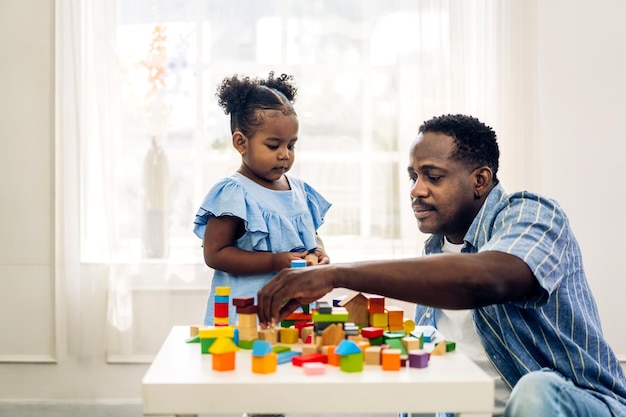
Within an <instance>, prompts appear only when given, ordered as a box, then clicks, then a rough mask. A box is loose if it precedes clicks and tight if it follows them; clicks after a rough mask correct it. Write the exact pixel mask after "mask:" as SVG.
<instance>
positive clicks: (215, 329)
mask: <svg viewBox="0 0 626 417" xmlns="http://www.w3.org/2000/svg"><path fill="white" fill-rule="evenodd" d="M198 336H200V339H217V338H218V337H231V338H232V337H235V328H234V327H233V326H207V327H203V328H201V329H198Z"/></svg>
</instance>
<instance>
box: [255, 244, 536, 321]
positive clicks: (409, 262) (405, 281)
mask: <svg viewBox="0 0 626 417" xmlns="http://www.w3.org/2000/svg"><path fill="white" fill-rule="evenodd" d="M334 288H347V289H350V290H354V291H360V292H364V293H370V294H378V295H382V296H385V297H390V298H395V299H398V300H404V301H409V302H413V303H417V304H422V305H427V306H432V307H439V308H448V309H463V308H477V307H482V306H485V305H489V304H499V303H504V302H507V301H513V300H519V299H521V298H522V297H524V296H526V295H529V294H532V293H533V292H534V291H535V290H536V289H537V288H538V283H537V280H536V279H535V277H534V275H533V273H532V272H531V270H530V269H529V268H528V266H527V265H526V264H525V263H524V262H523V261H522V260H521V259H519V258H517V257H516V256H513V255H509V254H506V253H502V252H480V253H475V254H438V255H429V256H424V257H420V258H411V259H402V260H393V261H369V262H357V263H352V264H335V265H328V266H322V267H316V268H303V269H299V270H284V271H281V272H280V273H279V274H278V275H276V277H275V278H274V279H272V280H271V281H270V282H268V283H267V284H266V285H265V287H263V288H262V289H261V291H259V294H258V302H259V320H260V322H261V323H263V324H267V323H270V322H272V320H274V321H275V322H278V321H280V320H282V319H283V318H284V317H286V316H287V315H288V314H289V313H291V312H292V311H294V310H295V309H296V308H298V306H300V305H301V304H305V303H311V302H313V301H315V300H318V299H319V298H321V297H323V296H324V295H325V294H327V293H328V292H330V291H332V290H333V289H334Z"/></svg>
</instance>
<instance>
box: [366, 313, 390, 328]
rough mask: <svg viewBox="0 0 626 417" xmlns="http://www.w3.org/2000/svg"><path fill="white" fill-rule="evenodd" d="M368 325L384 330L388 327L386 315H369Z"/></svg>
mask: <svg viewBox="0 0 626 417" xmlns="http://www.w3.org/2000/svg"><path fill="white" fill-rule="evenodd" d="M370 325H371V326H372V327H380V328H382V329H386V328H387V327H388V326H389V320H388V318H387V313H385V312H381V313H370Z"/></svg>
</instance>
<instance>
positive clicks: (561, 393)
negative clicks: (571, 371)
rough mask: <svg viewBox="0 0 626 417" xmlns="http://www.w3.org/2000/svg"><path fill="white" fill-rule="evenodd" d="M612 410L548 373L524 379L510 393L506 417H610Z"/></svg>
mask: <svg viewBox="0 0 626 417" xmlns="http://www.w3.org/2000/svg"><path fill="white" fill-rule="evenodd" d="M611 415H612V414H611V410H609V407H608V406H607V405H606V403H604V401H602V400H600V399H599V398H598V397H596V396H595V395H593V394H591V393H590V392H589V391H588V390H585V389H582V388H579V387H577V386H576V385H574V384H573V383H572V381H570V380H569V379H567V378H565V377H564V376H562V375H561V374H559V373H558V372H554V371H552V370H550V369H542V370H541V371H536V372H531V373H528V374H526V375H524V376H523V377H522V378H521V379H520V380H519V381H517V384H515V387H513V391H511V397H510V398H509V402H508V403H507V405H506V408H505V410H504V416H505V417H548V416H549V417H611Z"/></svg>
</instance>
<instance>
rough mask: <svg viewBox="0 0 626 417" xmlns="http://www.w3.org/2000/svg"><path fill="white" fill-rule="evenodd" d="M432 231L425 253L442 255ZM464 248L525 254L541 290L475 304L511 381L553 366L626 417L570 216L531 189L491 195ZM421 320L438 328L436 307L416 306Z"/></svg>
mask: <svg viewBox="0 0 626 417" xmlns="http://www.w3.org/2000/svg"><path fill="white" fill-rule="evenodd" d="M443 239H444V237H443V236H441V235H433V236H431V237H430V238H429V239H428V240H427V241H426V244H425V248H424V252H425V254H433V253H441V248H442V246H443ZM464 241H465V244H464V247H463V250H462V252H464V253H476V252H485V251H498V252H504V253H509V254H511V255H514V256H517V257H518V258H520V259H522V260H523V261H524V262H525V263H526V264H527V265H528V266H529V268H530V269H531V270H532V272H533V273H534V275H535V278H536V279H537V281H538V282H539V286H540V290H539V291H538V293H536V294H534V295H532V296H529V297H526V298H524V299H522V300H519V301H516V302H508V303H505V304H495V305H490V306H487V307H481V308H477V309H475V310H474V312H473V313H474V314H473V317H474V323H475V325H476V330H477V332H478V335H479V337H480V340H481V342H482V344H483V347H484V348H485V351H486V353H487V355H488V357H489V359H490V360H491V362H492V364H493V365H494V366H495V368H496V369H497V370H498V372H499V373H500V374H501V375H502V379H503V380H504V381H505V383H507V384H508V385H509V386H511V387H512V386H514V385H515V384H516V383H517V381H518V380H519V379H520V378H521V377H522V376H523V375H525V374H527V373H528V372H532V371H538V370H540V369H542V368H551V369H554V370H556V371H558V372H560V373H561V374H562V375H564V376H565V377H567V378H569V379H571V380H572V381H573V382H574V383H575V384H576V385H577V386H579V387H582V388H585V389H588V390H589V391H590V392H591V393H592V394H593V395H596V396H598V397H599V398H601V399H602V400H603V401H604V402H606V404H608V406H609V407H610V408H611V410H612V412H613V414H614V415H615V416H626V377H625V376H624V372H623V370H622V367H621V364H620V363H619V361H618V359H617V357H616V355H615V354H614V352H613V351H612V349H611V348H610V346H609V345H608V343H607V341H606V340H605V339H604V336H603V334H602V328H601V324H600V317H599V314H598V310H597V307H596V303H595V300H594V297H593V295H592V293H591V289H590V288H589V284H588V282H587V279H586V277H585V271H584V269H583V262H582V255H581V252H580V248H579V246H578V242H577V241H576V238H575V237H574V234H573V233H572V230H571V228H570V225H569V221H568V219H567V216H566V215H565V213H564V212H563V210H562V209H561V207H560V206H559V205H558V203H557V202H555V201H554V200H550V199H547V198H545V197H542V196H540V195H537V194H533V193H529V192H519V193H514V194H506V193H505V191H504V189H503V188H502V186H501V185H497V186H496V187H495V188H494V189H493V190H492V191H491V192H490V193H489V196H488V197H487V199H486V200H485V203H484V204H483V207H482V208H481V210H480V211H479V213H478V215H477V216H476V218H475V219H474V221H473V222H472V224H471V226H470V228H469V230H468V231H467V233H466V235H465V239H464ZM415 322H416V324H418V325H428V324H429V325H432V326H435V327H436V322H435V311H434V309H432V308H430V307H425V306H420V305H418V306H417V308H416V311H415Z"/></svg>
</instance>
